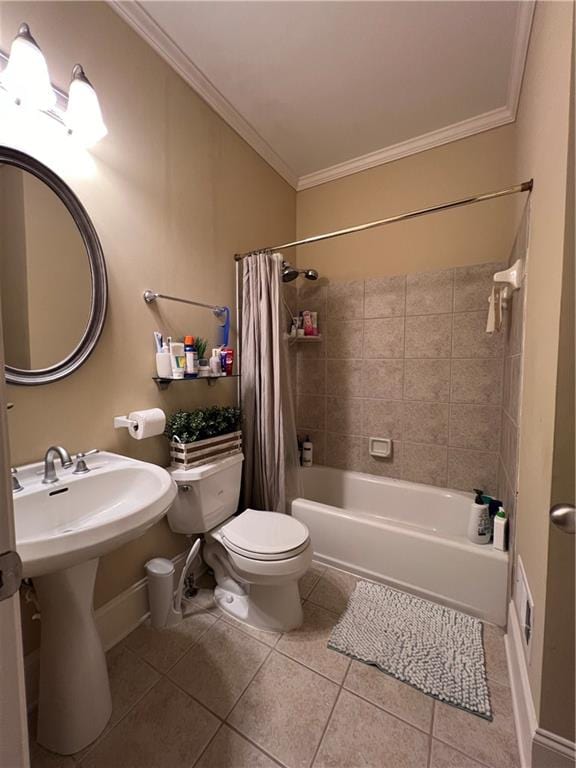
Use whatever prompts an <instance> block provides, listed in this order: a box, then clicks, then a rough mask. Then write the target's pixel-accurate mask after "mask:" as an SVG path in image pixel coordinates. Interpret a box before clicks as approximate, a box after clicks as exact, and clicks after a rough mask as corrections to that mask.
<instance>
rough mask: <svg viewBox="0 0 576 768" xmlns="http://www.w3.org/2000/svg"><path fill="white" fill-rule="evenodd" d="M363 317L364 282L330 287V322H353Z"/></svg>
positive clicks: (333, 284) (335, 284)
mask: <svg viewBox="0 0 576 768" xmlns="http://www.w3.org/2000/svg"><path fill="white" fill-rule="evenodd" d="M363 315H364V281H363V280H351V281H349V282H344V283H330V284H329V285H328V318H329V319H330V320H352V319H354V318H360V317H363Z"/></svg>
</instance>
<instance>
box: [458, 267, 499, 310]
mask: <svg viewBox="0 0 576 768" xmlns="http://www.w3.org/2000/svg"><path fill="white" fill-rule="evenodd" d="M505 268H506V266H505V265H504V264H499V263H497V262H496V263H493V264H477V265H475V266H472V267H459V268H458V269H455V270H454V311H455V312H470V311H471V310H474V309H478V310H482V311H484V312H487V311H488V297H489V296H490V292H491V290H492V286H493V284H494V281H493V277H494V273H495V272H499V271H500V270H502V269H505Z"/></svg>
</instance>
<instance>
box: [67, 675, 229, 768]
mask: <svg viewBox="0 0 576 768" xmlns="http://www.w3.org/2000/svg"><path fill="white" fill-rule="evenodd" d="M219 724H220V721H219V720H218V718H216V717H214V715H212V714H211V713H210V712H208V710H207V709H204V707H202V706H201V705H200V704H198V703H197V702H195V701H194V700H193V699H191V698H190V697H189V696H187V695H186V694H185V693H183V692H182V691H181V690H179V689H178V688H176V686H174V685H173V684H172V683H170V682H168V680H166V679H163V680H161V681H160V682H159V683H157V684H156V685H155V686H154V688H152V690H151V691H150V692H149V693H147V694H146V696H145V697H144V698H143V699H142V701H140V703H139V704H137V705H136V706H135V707H134V709H132V711H131V712H130V713H129V714H128V715H127V716H126V717H125V718H124V719H123V720H122V721H121V722H120V723H118V725H117V726H116V727H115V728H113V729H112V730H111V731H110V733H109V734H108V735H107V736H106V737H105V738H104V739H102V741H101V742H100V743H99V744H98V746H97V747H96V748H95V749H93V750H92V751H91V752H90V753H89V754H88V755H87V756H86V757H85V758H84V759H83V760H82V762H81V763H80V765H81V766H82V768H175V766H182V768H184V767H185V766H186V767H188V766H192V765H193V764H194V761H195V760H196V759H197V758H198V757H199V756H200V754H201V752H202V750H203V749H204V748H205V747H206V745H207V744H208V742H209V741H210V739H211V738H212V736H213V735H214V734H215V733H216V731H217V729H218V727H219Z"/></svg>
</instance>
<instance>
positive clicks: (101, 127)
mask: <svg viewBox="0 0 576 768" xmlns="http://www.w3.org/2000/svg"><path fill="white" fill-rule="evenodd" d="M64 123H65V124H66V127H67V128H68V130H69V132H70V133H71V134H72V136H73V137H74V138H76V139H78V141H79V142H81V143H82V144H83V145H84V146H85V147H91V146H92V145H93V144H96V142H97V141H100V139H103V138H104V136H106V134H107V133H108V129H107V128H106V125H105V124H104V120H103V119H102V110H101V109H100V103H99V101H98V96H97V95H96V91H95V90H94V88H93V87H92V84H91V83H90V81H89V80H88V78H87V77H86V75H85V74H84V70H83V69H82V67H81V66H80V64H76V66H75V67H74V69H73V70H72V82H71V83H70V90H69V92H68V107H67V109H66V112H65V113H64Z"/></svg>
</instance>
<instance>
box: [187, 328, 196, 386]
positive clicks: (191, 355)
mask: <svg viewBox="0 0 576 768" xmlns="http://www.w3.org/2000/svg"><path fill="white" fill-rule="evenodd" d="M184 353H185V355H186V372H185V374H184V375H185V376H187V377H189V378H194V377H196V376H198V352H196V347H195V346H194V336H186V337H185V338H184Z"/></svg>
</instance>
